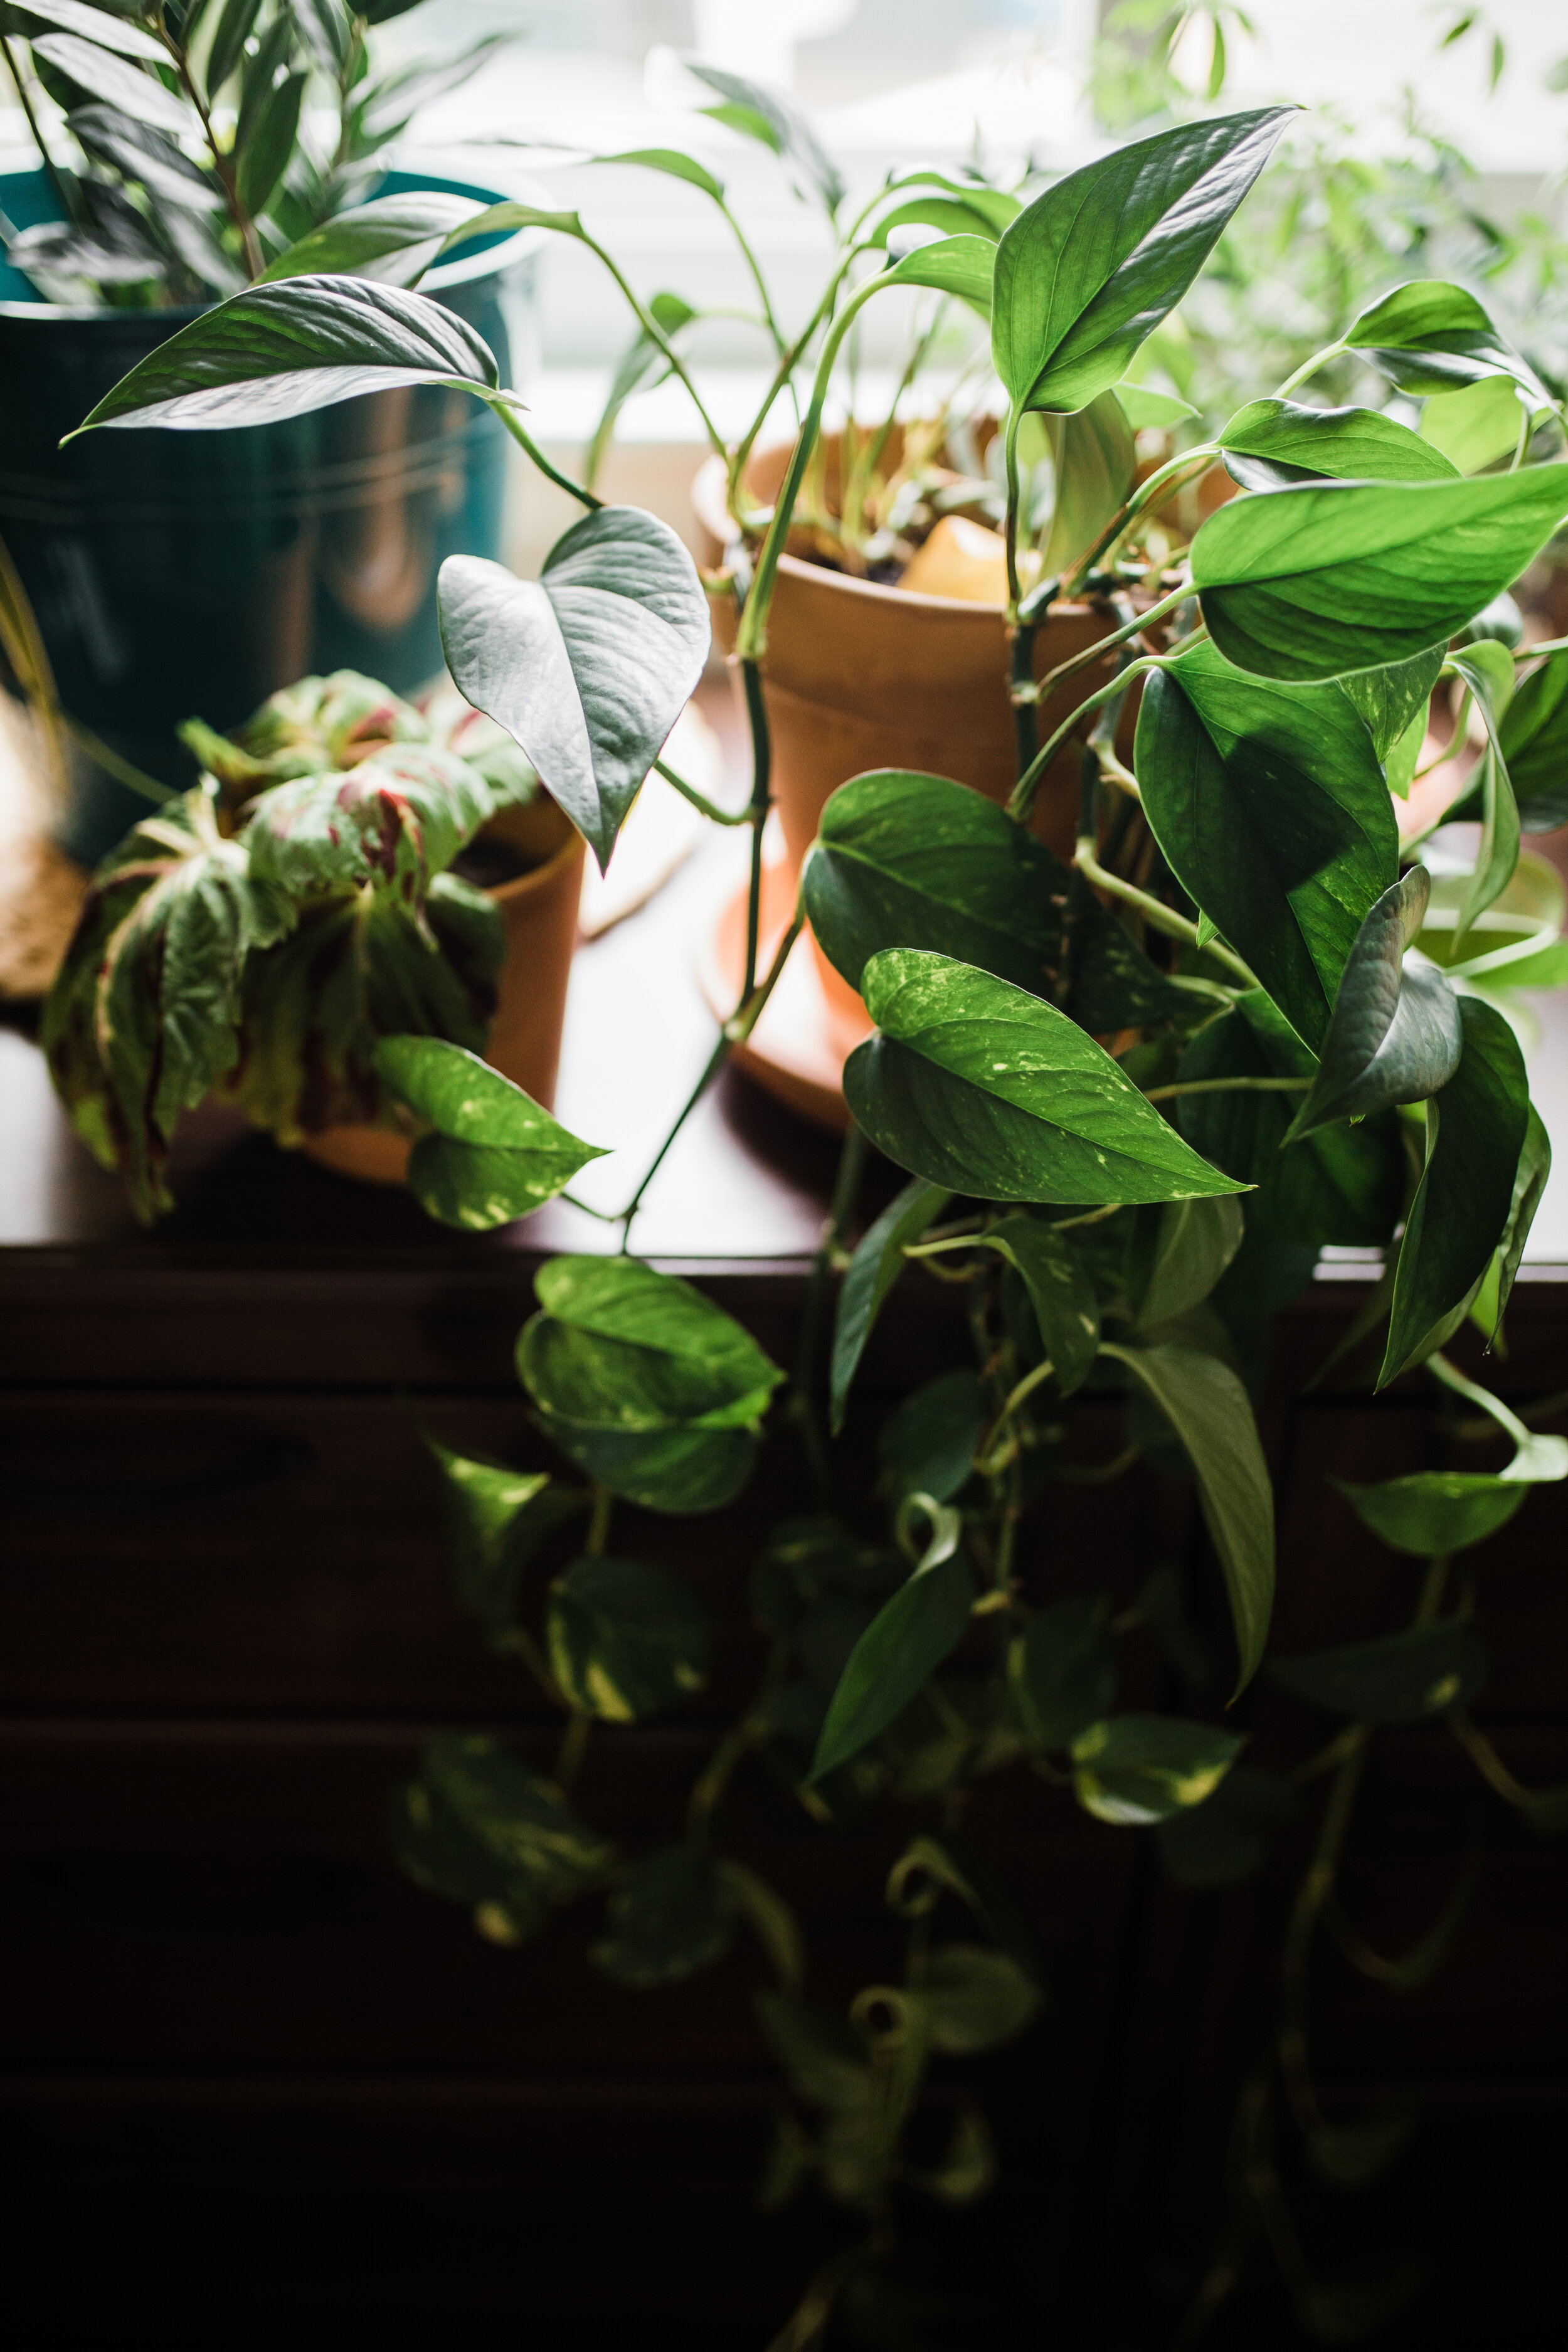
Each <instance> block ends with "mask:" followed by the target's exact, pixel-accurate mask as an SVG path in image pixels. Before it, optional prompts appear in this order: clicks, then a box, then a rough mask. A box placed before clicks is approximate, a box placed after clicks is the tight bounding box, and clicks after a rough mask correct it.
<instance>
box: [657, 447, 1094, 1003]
mask: <svg viewBox="0 0 1568 2352" xmlns="http://www.w3.org/2000/svg"><path fill="white" fill-rule="evenodd" d="M789 455H790V445H789V444H783V445H780V446H776V447H773V448H771V449H764V450H763V451H761V452H760V453H759V454H758V455H757V457H754V458H753V459H752V464H751V466H750V467H749V468H748V469H747V477H746V478H747V487H748V488H749V489H750V491H751V492H752V496H753V497H754V498H755V499H756V500H757V502H758V504H759V505H761V506H766V505H768V504H770V503H771V502H772V500H773V498H774V497H775V496H776V495H777V492H778V489H779V487H780V485H781V483H782V482H783V480H784V468H785V467H786V466H787V464H788V462H789ZM836 465H837V436H831V437H830V439H829V446H828V487H829V491H830V492H831V488H832V481H833V476H834V473H835V470H836ZM725 487H726V486H725V474H724V467H723V463H722V461H721V459H719V458H717V457H714V458H710V460H709V461H708V463H707V464H706V465H705V466H704V467H702V469H701V471H700V473H699V474H698V476H697V478H696V481H695V482H694V483H693V485H692V505H693V507H694V509H695V510H696V515H697V520H698V523H699V525H700V528H701V530H702V532H703V533H704V535H705V539H706V541H707V545H706V548H705V554H706V557H707V560H708V562H709V563H710V565H716V564H718V563H720V562H722V561H723V558H724V553H725V550H726V548H727V547H728V546H729V545H731V543H732V542H733V540H734V536H735V525H734V522H733V520H731V515H730V512H729V509H728V506H727V505H726V502H725ZM711 607H712V612H713V616H714V618H713V627H714V635H715V638H716V639H717V640H718V642H719V644H720V645H721V647H722V649H723V651H724V652H725V653H729V652H731V651H732V649H733V646H734V633H735V621H734V607H733V605H732V604H730V603H729V602H727V601H726V600H724V599H721V598H718V597H715V598H713V599H712V600H711ZM1111 627H1112V625H1111V623H1110V621H1109V620H1108V619H1107V618H1106V617H1105V615H1104V614H1102V613H1099V612H1096V611H1094V610H1092V609H1091V608H1090V607H1089V605H1087V604H1059V605H1053V606H1052V607H1051V610H1050V612H1049V614H1048V615H1047V620H1046V622H1045V624H1044V625H1043V626H1042V627H1041V628H1040V630H1039V632H1038V634H1037V636H1036V639H1035V657H1034V668H1035V676H1036V677H1037V678H1039V677H1044V676H1045V674H1046V672H1047V670H1050V669H1054V668H1055V667H1057V665H1058V663H1060V662H1064V661H1069V660H1070V659H1071V658H1072V656H1074V655H1075V654H1079V653H1082V652H1084V651H1086V650H1087V649H1088V647H1089V646H1092V645H1094V644H1096V643H1098V641H1099V640H1100V638H1101V637H1105V636H1109V635H1110V634H1111ZM1008 659H1009V656H1008V645H1007V627H1006V620H1005V614H1004V611H1003V608H1002V606H1001V605H999V604H972V603H968V602H966V601H963V600H961V599H959V598H957V597H949V596H922V595H918V594H910V593H909V592H907V591H906V590H904V589H901V588H887V587H882V586H880V585H879V583H876V582H874V581H868V580H855V579H852V578H850V577H849V575H848V574H847V573H846V572H834V571H830V570H829V569H828V568H827V567H826V565H823V564H818V563H811V562H805V560H804V559H802V558H800V557H798V556H794V555H785V556H784V558H783V559H782V561H781V562H780V564H779V569H778V579H777V583H776V586H775V588H774V592H773V609H772V612H771V613H770V614H769V618H768V650H767V655H766V658H765V660H764V663H763V691H764V698H765V700H766V705H767V713H768V726H769V731H770V734H771V737H772V745H773V793H774V797H775V799H776V801H777V803H778V813H779V818H780V822H781V824H783V827H784V840H785V842H786V844H787V845H788V850H789V861H790V865H791V866H792V868H793V869H794V871H795V872H796V873H798V872H799V870H800V866H801V862H802V860H803V859H804V857H805V853H806V851H807V849H808V848H809V847H810V846H811V844H812V842H813V841H814V840H815V839H816V830H817V824H818V821H819V819H820V817H821V815H822V811H823V807H824V805H825V803H826V801H827V799H828V798H829V796H830V794H832V793H835V792H837V789H838V787H839V785H840V784H842V783H847V782H848V780H849V778H850V777H851V776H858V775H863V774H864V773H865V772H867V770H868V769H872V768H908V769H914V770H919V771H922V772H925V773H927V774H930V775H936V776H951V777H952V778H953V779H954V780H955V781H956V782H959V783H963V784H972V785H973V787H974V789H975V790H976V791H977V792H982V793H984V794H985V795H986V798H987V799H988V800H993V801H996V802H1005V800H1006V799H1007V797H1008V795H1009V793H1011V792H1012V789H1013V786H1014V783H1015V782H1016V777H1017V766H1018V763H1017V751H1016V739H1015V734H1014V726H1013V712H1012V708H1011V705H1010V703H1009V700H1008V683H1009V681H1008ZM1101 682H1102V681H1101V678H1100V674H1099V672H1098V670H1094V669H1091V670H1090V671H1089V672H1088V673H1086V674H1083V675H1080V676H1079V677H1073V678H1070V679H1068V682H1067V684H1066V686H1065V687H1062V688H1058V690H1057V692H1056V693H1055V694H1053V695H1052V696H1051V698H1050V699H1049V700H1048V701H1047V702H1044V703H1042V704H1041V705H1040V706H1039V707H1038V712H1037V724H1038V727H1039V734H1040V740H1041V741H1042V742H1043V741H1044V740H1046V738H1047V736H1048V735H1049V734H1050V732H1051V730H1053V729H1054V728H1055V727H1056V726H1058V724H1059V722H1060V721H1061V720H1062V719H1066V718H1067V717H1068V715H1069V713H1070V712H1071V711H1072V710H1074V709H1076V708H1077V706H1078V704H1079V702H1081V701H1082V699H1083V698H1084V696H1085V694H1087V693H1089V692H1090V691H1091V690H1092V688H1094V687H1096V686H1098V685H1100V683H1101ZM1130 703H1131V698H1130ZM1123 725H1124V726H1125V727H1130V726H1131V709H1129V711H1128V712H1127V714H1126V715H1125V717H1124V719H1123ZM1078 804H1079V746H1078V745H1077V744H1076V743H1072V744H1068V746H1067V747H1066V748H1065V749H1064V750H1063V751H1060V752H1059V753H1058V756H1057V757H1056V758H1055V759H1054V760H1053V761H1051V764H1050V766H1049V768H1048V769H1047V771H1046V774H1045V776H1044V778H1043V779H1042V782H1041V784H1040V789H1039V793H1038V796H1037V799H1036V802H1035V812H1034V819H1033V826H1032V829H1033V831H1034V832H1035V833H1036V834H1037V835H1038V837H1039V838H1040V839H1041V840H1042V841H1044V842H1047V843H1048V844H1049V845H1050V847H1051V848H1053V849H1054V850H1055V851H1056V852H1057V854H1058V856H1060V857H1064V858H1068V859H1069V860H1070V858H1071V856H1072V852H1073V842H1074V837H1075V835H1076V833H1077V830H1078ZM812 945H813V948H814V950H815V948H816V941H815V940H814V941H813V942H812ZM817 961H818V962H819V964H820V966H821V970H822V979H823V984H824V986H825V988H826V991H827V993H828V996H829V998H830V999H831V1000H832V1001H833V1002H834V1003H843V1004H844V1005H845V1006H846V1009H847V1005H848V1004H854V1005H857V1006H858V1003H859V999H858V996H856V995H855V993H854V992H853V991H852V990H851V989H850V988H849V987H848V986H847V982H844V981H843V980H842V979H840V977H839V975H838V974H837V972H836V971H833V969H832V967H831V966H830V965H829V964H828V962H827V961H826V957H823V956H821V955H820V953H819V954H818V958H817Z"/></svg>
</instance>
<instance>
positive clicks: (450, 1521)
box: [425, 1437, 588, 1643]
mask: <svg viewBox="0 0 1568 2352" xmlns="http://www.w3.org/2000/svg"><path fill="white" fill-rule="evenodd" d="M425 1442H426V1444H427V1445H428V1446H429V1448H430V1451H431V1453H432V1454H434V1456H435V1458H436V1460H437V1463H438V1464H439V1465H440V1470H441V1483H442V1493H443V1496H444V1497H445V1500H446V1506H447V1541H448V1544H449V1546H450V1549H451V1554H452V1567H453V1570H454V1573H455V1576H456V1580H457V1586H458V1600H459V1601H461V1602H462V1603H463V1606H464V1607H465V1608H466V1609H471V1610H472V1611H473V1612H474V1614H475V1616H476V1617H479V1618H480V1619H481V1620H482V1621H483V1622H484V1624H485V1627H486V1629H487V1631H488V1632H489V1634H490V1636H491V1638H492V1639H493V1640H496V1641H497V1642H498V1643H500V1642H504V1637H505V1635H506V1634H507V1633H509V1632H510V1627H511V1623H512V1620H513V1616H514V1614H515V1610H516V1601H517V1587H518V1581H519V1579H520V1578H521V1575H522V1573H523V1570H525V1569H526V1567H527V1566H528V1563H529V1561H530V1559H531V1558H532V1556H533V1554H534V1552H535V1551H536V1550H537V1549H539V1546H540V1545H541V1544H542V1542H543V1541H544V1538H545V1537H546V1536H547V1535H549V1534H550V1533H551V1532H552V1529H553V1528H558V1527H560V1526H562V1525H563V1523H564V1522H565V1520H567V1519H568V1518H571V1517H574V1516H575V1514H576V1513H577V1512H579V1511H581V1510H582V1509H583V1508H584V1507H585V1505H586V1503H587V1499H588V1498H587V1496H586V1495H585V1494H584V1492H583V1490H582V1488H581V1487H574V1486H558V1485H556V1483H555V1482H554V1481H553V1480H552V1478H551V1477H550V1476H549V1475H548V1474H547V1473H546V1472H544V1471H542V1470H506V1469H502V1468H501V1467H500V1465H499V1464H497V1463H494V1462H476V1461H473V1460H472V1459H470V1458H469V1457H468V1455H466V1454H454V1453H452V1451H451V1450H450V1448H449V1447H447V1446H445V1445H442V1444H438V1443H437V1440H436V1439H435V1438H433V1437H428V1438H426V1441H425Z"/></svg>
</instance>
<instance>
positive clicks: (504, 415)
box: [486, 393, 605, 509]
mask: <svg viewBox="0 0 1568 2352" xmlns="http://www.w3.org/2000/svg"><path fill="white" fill-rule="evenodd" d="M512 399H513V395H512V394H510V393H507V394H504V395H503V396H500V397H498V398H495V399H492V400H489V401H488V402H487V404H486V405H487V406H488V407H490V408H493V409H494V411H495V413H496V415H498V416H499V417H500V421H501V423H502V424H503V425H505V426H506V429H507V431H508V432H509V433H510V435H511V437H512V439H513V440H514V441H515V442H516V443H517V446H518V447H519V448H520V449H521V450H522V451H523V453H524V455H525V456H527V457H530V458H531V460H532V462H533V464H534V465H536V466H537V467H538V468H539V470H540V472H541V473H542V475H543V476H544V478H545V479H546V481H549V482H553V483H554V485H555V487H556V488H557V489H558V490H564V491H565V493H566V495H567V497H568V498H571V499H576V501H577V503H578V505H579V506H584V507H587V508H589V509H595V508H597V507H602V506H603V505H604V503H605V501H604V499H600V498H595V495H594V493H593V491H592V490H588V489H584V487H583V485H582V483H581V482H574V480H573V479H572V477H571V475H570V474H563V472H562V471H561V468H560V467H559V466H552V464H551V462H550V460H549V458H548V457H546V456H545V454H544V452H543V450H542V448H541V447H540V446H539V444H538V442H537V441H535V440H534V438H533V436H532V435H531V433H530V432H529V430H528V428H527V426H526V425H524V424H523V423H522V422H521V418H520V417H519V416H518V414H517V411H516V410H515V408H514V407H513V406H512Z"/></svg>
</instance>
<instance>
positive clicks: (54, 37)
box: [31, 33, 195, 139]
mask: <svg viewBox="0 0 1568 2352" xmlns="http://www.w3.org/2000/svg"><path fill="white" fill-rule="evenodd" d="M31 47H32V52H33V55H34V57H35V58H43V59H44V61H45V62H46V64H47V65H51V66H58V68H59V70H60V72H61V73H63V74H66V75H68V77H69V79H71V80H72V81H73V82H74V83H75V84H76V86H77V88H78V89H85V90H86V91H87V92H88V93H89V96H90V97H92V98H98V99H102V100H104V102H105V103H106V104H107V105H110V106H115V107H118V108H119V110H120V111H121V114H128V115H130V117H131V119H132V121H133V122H150V123H152V124H153V128H154V129H155V130H158V131H168V133H169V134H170V136H171V138H174V139H179V138H182V137H184V136H187V135H188V134H189V132H190V131H192V130H193V129H194V128H195V123H194V121H193V118H192V114H191V110H190V109H189V108H188V107H187V106H186V105H185V103H184V100H183V99H178V98H176V97H175V96H174V92H173V91H172V90H168V89H164V87H163V83H162V82H161V81H159V80H158V79H156V78H155V76H153V74H150V73H143V72H142V68H141V67H140V65H137V64H133V63H132V60H131V58H126V57H116V56H114V55H113V54H112V53H111V52H110V50H108V49H105V48H102V47H100V46H99V44H98V43H97V42H96V41H84V40H83V39H82V38H81V37H80V35H79V34H77V33H45V34H43V35H41V36H40V37H39V38H38V39H37V40H36V41H34V42H33V43H32V44H31Z"/></svg>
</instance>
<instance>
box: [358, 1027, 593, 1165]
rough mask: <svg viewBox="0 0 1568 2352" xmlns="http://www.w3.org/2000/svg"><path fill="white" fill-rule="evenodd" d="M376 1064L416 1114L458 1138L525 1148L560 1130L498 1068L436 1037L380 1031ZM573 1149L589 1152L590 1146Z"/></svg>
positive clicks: (549, 1138) (500, 1147)
mask: <svg viewBox="0 0 1568 2352" xmlns="http://www.w3.org/2000/svg"><path fill="white" fill-rule="evenodd" d="M376 1066H377V1068H378V1069H379V1070H380V1072H381V1075H382V1076H383V1077H384V1079H385V1081H386V1083H387V1084H388V1086H390V1087H393V1088H395V1091H396V1094H397V1096H398V1098H399V1100H400V1101H402V1102H405V1103H406V1104H407V1106H408V1108H409V1109H410V1110H411V1111H413V1112H414V1114H415V1116H416V1118H423V1119H427V1120H428V1121H429V1123H430V1125H431V1126H432V1127H433V1128H435V1129H437V1130H438V1132H439V1133H440V1134H442V1135H449V1136H452V1137H454V1138H455V1139H456V1140H457V1141H458V1142H459V1143H482V1144H489V1145H490V1146H491V1147H492V1148H494V1149H496V1150H510V1151H527V1150H534V1149H536V1148H538V1147H539V1146H540V1145H541V1144H542V1143H546V1144H548V1143H550V1142H552V1141H553V1139H555V1138H556V1137H559V1136H563V1135H564V1134H565V1129H563V1128H561V1127H558V1126H557V1124H556V1122H555V1120H554V1119H553V1118H552V1117H551V1115H550V1113H549V1112H548V1111H547V1110H542V1109H541V1108H540V1106H539V1105H538V1104H537V1103H536V1102H535V1101H534V1100H533V1098H532V1097H531V1095H527V1094H525V1093H524V1092H523V1090H522V1088H521V1087H519V1086H514V1085H513V1083H512V1081H511V1080H510V1078H508V1077H503V1076H502V1075H501V1073H500V1070H493V1069H491V1067H490V1066H489V1063H488V1062H482V1061H480V1059H479V1055H477V1054H468V1053H465V1052H464V1051H463V1049H462V1048H461V1047H460V1046H458V1045H447V1044H446V1043H445V1042H444V1041H443V1040H442V1039H441V1038H439V1037H384V1038H383V1039H382V1042H381V1044H380V1045H379V1046H378V1047H377V1049H376ZM568 1140H571V1139H568ZM578 1149H580V1150H584V1151H589V1152H591V1151H592V1150H593V1147H592V1146H586V1145H584V1146H579V1147H578Z"/></svg>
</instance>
